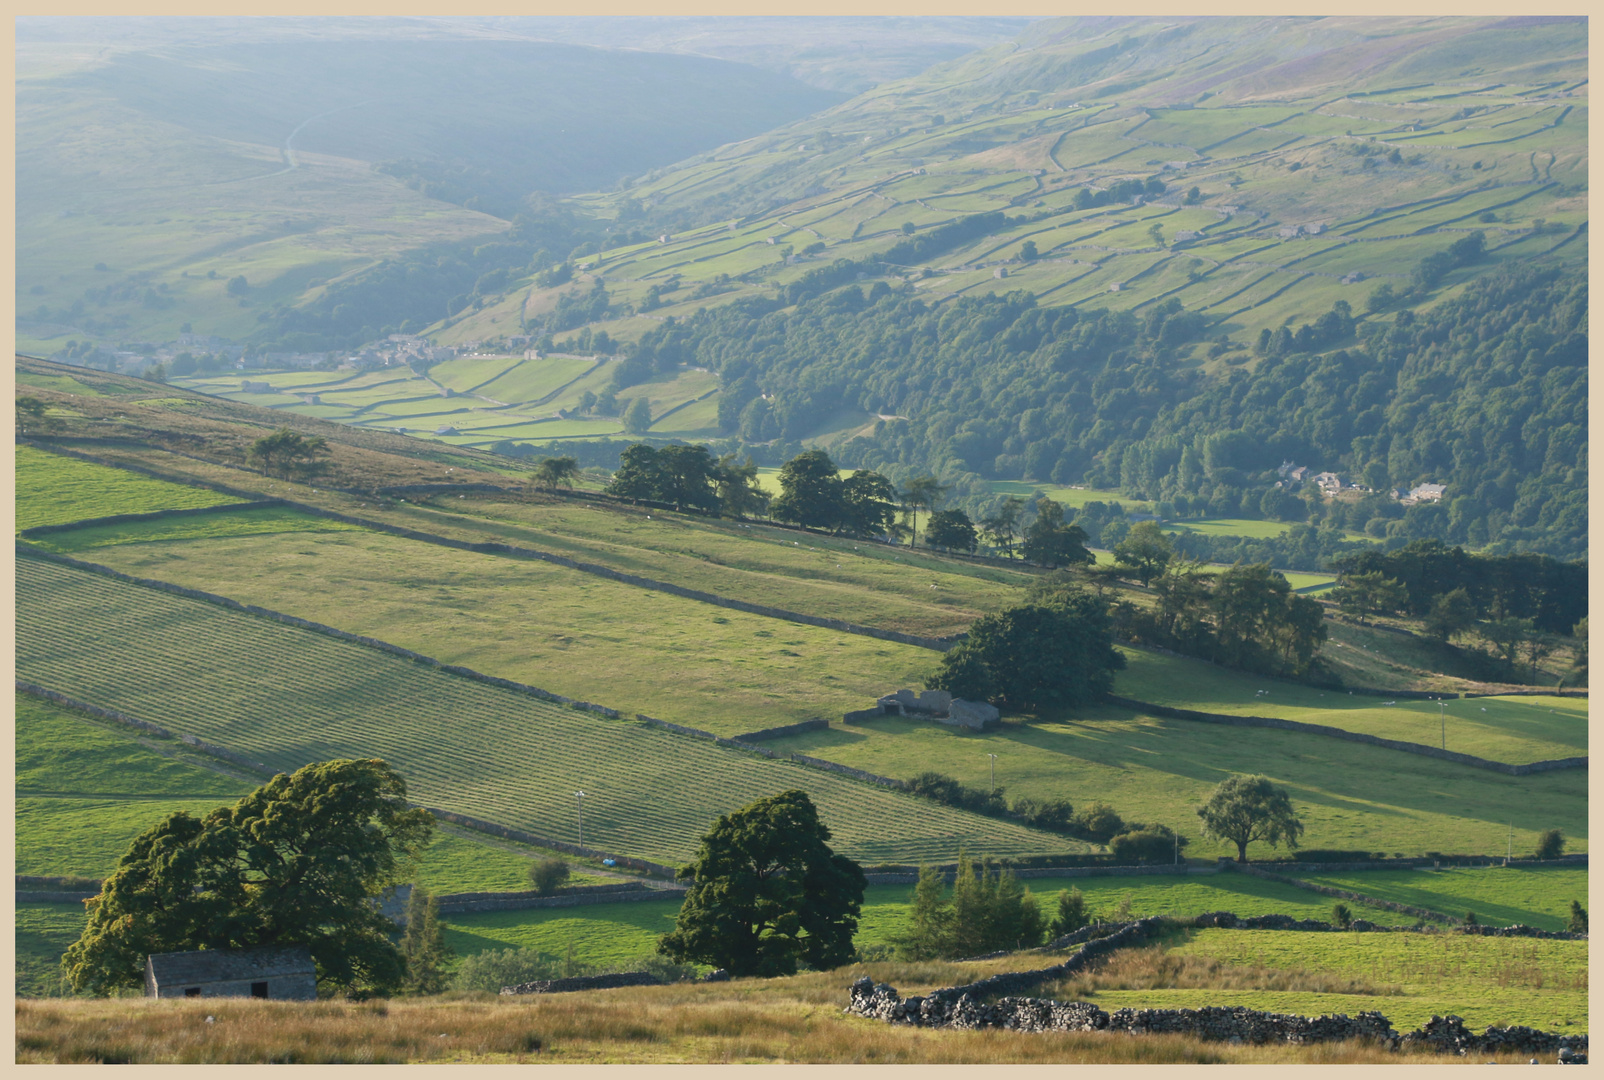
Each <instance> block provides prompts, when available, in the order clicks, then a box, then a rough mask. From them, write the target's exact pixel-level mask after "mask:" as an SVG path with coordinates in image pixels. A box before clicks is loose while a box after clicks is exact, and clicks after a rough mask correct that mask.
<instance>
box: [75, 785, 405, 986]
mask: <svg viewBox="0 0 1604 1080" xmlns="http://www.w3.org/2000/svg"><path fill="white" fill-rule="evenodd" d="M433 830H434V819H433V817H432V816H431V815H430V814H429V812H428V811H427V810H422V809H409V808H408V806H407V802H406V783H405V782H404V781H403V780H402V779H401V777H400V776H399V775H398V774H397V773H396V772H395V771H394V770H393V769H391V768H390V767H389V766H388V765H386V764H385V763H384V762H382V761H377V760H366V761H349V760H339V761H325V762H319V763H314V764H311V765H307V766H305V767H304V768H301V769H300V770H298V771H297V772H295V773H294V774H293V775H289V774H283V773H281V774H279V775H278V776H275V777H274V778H273V779H272V780H269V781H268V782H267V783H266V784H264V785H262V786H261V787H259V788H257V789H256V790H255V791H253V792H251V793H250V794H248V795H246V796H245V797H244V798H242V799H240V800H239V802H237V803H235V804H234V805H233V806H223V807H218V808H217V809H215V810H213V811H211V812H210V813H208V814H207V815H206V816H205V817H203V818H195V817H192V816H191V815H189V814H187V813H184V812H182V811H180V812H178V813H176V814H171V815H169V816H168V817H167V818H166V819H165V820H163V821H162V822H161V823H159V824H157V825H155V826H154V827H152V828H150V829H148V830H146V831H145V832H144V833H142V834H141V835H140V836H139V837H137V838H136V839H135V840H134V842H133V844H132V845H131V846H130V847H129V849H128V851H127V853H125V854H124V855H123V857H122V859H121V860H120V861H119V862H118V864H117V869H116V870H115V871H114V872H113V873H112V875H111V877H109V878H107V879H106V881H105V882H104V883H103V885H102V886H101V891H100V895H99V896H98V897H96V898H94V899H93V900H91V901H89V904H88V908H89V919H88V925H87V926H86V927H85V928H84V932H83V935H82V936H81V937H80V938H79V939H78V941H77V942H76V943H75V944H74V945H72V946H71V947H70V948H69V949H68V950H67V953H66V955H65V956H64V957H63V958H62V967H63V969H64V970H65V972H66V975H67V978H68V980H69V981H70V982H71V984H72V985H73V987H74V988H75V989H77V990H80V991H90V992H93V993H102V994H103V993H107V992H109V991H111V990H114V989H116V988H119V987H137V986H139V985H140V984H141V983H142V981H143V979H144V968H145V957H146V955H147V954H149V953H162V952H182V951H188V950H193V949H243V948H255V947H259V946H269V945H306V946H308V947H309V949H310V951H311V954H312V959H313V960H314V961H315V962H316V964H317V977H318V982H319V984H320V985H321V986H324V987H326V988H329V989H340V990H344V991H345V992H347V993H356V994H362V993H387V992H390V991H392V990H395V989H397V988H399V987H400V986H401V985H402V984H403V982H404V981H405V979H406V975H407V968H406V962H405V959H404V958H403V956H402V954H401V952H400V951H399V950H398V949H397V948H396V946H395V944H394V943H393V942H392V941H391V940H390V935H391V933H392V932H393V930H394V926H393V924H392V923H391V922H390V920H389V919H388V918H387V917H386V916H384V915H382V914H380V912H379V910H378V908H377V906H376V905H375V903H374V900H375V898H376V897H378V896H379V895H380V894H381V893H382V892H384V890H386V889H388V888H390V887H392V886H394V885H396V884H397V883H399V882H401V881H404V880H405V879H406V878H407V877H408V876H410V873H411V871H412V869H413V867H414V866H415V864H416V860H417V859H418V858H419V857H420V856H421V855H422V852H423V850H424V848H426V847H427V846H428V843H429V840H430V838H431V837H432V835H433Z"/></svg>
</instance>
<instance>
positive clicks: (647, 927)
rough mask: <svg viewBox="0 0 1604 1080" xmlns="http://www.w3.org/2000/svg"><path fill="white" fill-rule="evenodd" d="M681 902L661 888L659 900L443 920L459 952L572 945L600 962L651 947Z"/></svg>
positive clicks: (560, 949) (559, 952) (554, 952)
mask: <svg viewBox="0 0 1604 1080" xmlns="http://www.w3.org/2000/svg"><path fill="white" fill-rule="evenodd" d="M681 902H682V896H681V894H679V893H676V892H665V893H664V894H663V897H662V899H659V900H635V901H630V902H625V903H613V904H586V905H584V906H583V907H569V908H528V909H525V910H522V911H486V912H480V913H477V914H472V915H444V916H441V922H443V923H444V924H445V937H446V944H447V945H448V946H450V947H451V948H452V949H454V950H455V951H456V954H457V956H458V957H468V956H474V955H476V954H478V953H482V952H485V951H487V950H491V949H498V950H499V949H537V950H539V951H540V952H543V953H546V954H547V955H549V956H554V957H564V956H567V955H568V951H569V948H570V947H572V949H573V956H574V959H575V960H578V961H580V962H582V963H587V964H595V965H598V966H601V965H613V964H619V963H623V962H625V961H628V960H633V959H636V958H639V957H643V956H650V955H652V954H653V953H655V952H656V951H657V939H658V938H660V937H661V936H662V935H664V934H666V933H668V932H669V931H670V930H672V929H674V920H675V919H676V918H677V917H678V916H679V908H680V903H681Z"/></svg>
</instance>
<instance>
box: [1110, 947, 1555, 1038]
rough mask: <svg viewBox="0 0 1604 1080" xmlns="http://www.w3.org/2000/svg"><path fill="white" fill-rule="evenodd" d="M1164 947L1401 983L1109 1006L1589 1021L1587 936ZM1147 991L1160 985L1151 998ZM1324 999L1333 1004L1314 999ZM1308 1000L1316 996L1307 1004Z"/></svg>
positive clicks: (1412, 1020) (1163, 996) (1190, 994)
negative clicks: (1362, 990)
mask: <svg viewBox="0 0 1604 1080" xmlns="http://www.w3.org/2000/svg"><path fill="white" fill-rule="evenodd" d="M1187 937H1188V939H1189V940H1185V941H1183V942H1180V943H1177V944H1175V945H1172V946H1170V947H1169V948H1168V949H1167V950H1166V951H1170V952H1175V953H1180V954H1183V955H1191V956H1200V957H1207V958H1210V959H1214V960H1219V961H1222V962H1224V963H1226V964H1230V965H1237V966H1245V967H1267V968H1275V969H1282V970H1293V971H1299V970H1302V971H1309V972H1318V973H1328V974H1331V975H1336V976H1341V977H1347V978H1353V979H1356V980H1364V981H1365V982H1368V983H1369V984H1371V985H1372V986H1374V987H1376V988H1377V989H1380V988H1382V987H1388V988H1397V990H1399V991H1401V992H1400V993H1397V994H1391V993H1388V994H1380V995H1375V996H1371V995H1359V994H1308V995H1305V994H1298V993H1289V992H1281V991H1275V992H1271V991H1253V990H1246V991H1233V990H1223V989H1213V988H1211V989H1207V990H1150V991H1139V990H1131V991H1099V992H1097V994H1096V995H1095V996H1093V997H1091V998H1090V1000H1092V1001H1094V1002H1096V1003H1097V1004H1098V1005H1100V1006H1101V1007H1102V1008H1104V1009H1115V1008H1120V1007H1122V1006H1126V1005H1135V1004H1136V1003H1137V1001H1139V1000H1140V1001H1141V1002H1142V1003H1143V1004H1151V1005H1153V1006H1155V1007H1167V1008H1177V1007H1190V1008H1196V1007H1198V1006H1200V1005H1205V1004H1216V1005H1221V1004H1228V1005H1237V1004H1242V1005H1249V1006H1250V1007H1252V1008H1258V1009H1274V1010H1275V1011H1277V1012H1295V1013H1300V1014H1303V1015H1311V1016H1317V1015H1320V1014H1321V1013H1324V1012H1345V1013H1347V1014H1348V1015H1349V1016H1352V1015H1354V1014H1355V1013H1357V1012H1358V1011H1360V1010H1362V1009H1378V1010H1380V1011H1381V1012H1382V1013H1385V1014H1386V1016H1387V1018H1388V1019H1389V1020H1391V1021H1392V1023H1393V1027H1395V1028H1397V1029H1398V1030H1400V1031H1405V1030H1408V1029H1410V1028H1414V1027H1418V1026H1420V1025H1422V1024H1424V1023H1425V1022H1426V1021H1427V1020H1429V1019H1431V1017H1432V1015H1433V1014H1437V1015H1443V1014H1447V1013H1452V1014H1454V1015H1456V1016H1459V1017H1461V1018H1463V1019H1464V1021H1465V1023H1466V1024H1467V1025H1468V1026H1469V1027H1471V1028H1474V1029H1476V1030H1481V1029H1482V1028H1485V1027H1487V1026H1488V1025H1490V1024H1527V1025H1530V1026H1532V1027H1539V1028H1545V1029H1548V1030H1557V1031H1563V1032H1567V1033H1573V1032H1574V1033H1581V1032H1585V1031H1586V1030H1587V942H1585V941H1544V940H1540V939H1534V938H1487V937H1470V936H1467V935H1463V934H1371V933H1363V934H1359V933H1355V934H1342V933H1325V934H1315V933H1297V932H1289V931H1272V930H1198V931H1194V932H1192V933H1191V934H1189V935H1187ZM1148 995H1152V996H1151V998H1149V996H1148ZM1320 999H1324V1000H1325V1001H1327V1002H1330V1004H1323V1005H1321V1004H1316V1001H1317V1000H1320ZM1302 1000H1307V1001H1308V1004H1302V1003H1301V1002H1302Z"/></svg>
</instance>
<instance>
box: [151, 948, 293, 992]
mask: <svg viewBox="0 0 1604 1080" xmlns="http://www.w3.org/2000/svg"><path fill="white" fill-rule="evenodd" d="M148 964H149V969H148V970H149V972H150V974H152V975H154V976H155V978H156V984H157V985H158V986H174V985H177V984H179V983H188V984H190V985H194V984H196V983H213V982H242V981H249V980H252V979H274V978H280V977H282V976H285V975H312V976H316V974H317V967H316V965H314V964H313V963H312V953H311V952H310V950H308V949H307V947H306V946H305V945H287V946H275V947H271V948H265V949H201V950H197V951H195V952H175V953H152V954H151V955H150V957H149V960H148Z"/></svg>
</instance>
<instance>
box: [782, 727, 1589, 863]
mask: <svg viewBox="0 0 1604 1080" xmlns="http://www.w3.org/2000/svg"><path fill="white" fill-rule="evenodd" d="M768 745H769V746H771V747H773V748H774V749H776V750H784V751H791V752H799V753H804V754H809V755H811V756H814V757H820V758H826V759H828V760H831V761H839V762H841V763H842V764H845V765H851V766H853V767H855V768H860V769H866V770H868V771H870V772H875V773H879V774H881V775H884V776H899V777H906V776H913V775H915V774H916V773H919V772H923V771H925V770H927V769H933V770H935V771H937V772H941V773H945V774H947V775H949V776H952V777H955V778H957V779H958V780H960V781H962V782H963V783H965V784H968V785H970V786H972V787H976V788H981V789H983V790H984V789H985V788H987V787H988V786H989V785H990V782H991V781H990V775H991V774H990V768H991V764H992V762H991V758H990V755H991V754H996V755H997V759H996V770H997V772H996V777H997V785H998V786H999V787H1002V788H1004V789H1006V791H1007V792H1008V796H1009V797H1010V798H1018V797H1022V796H1024V797H1029V798H1033V799H1068V800H1069V801H1070V802H1071V803H1072V804H1074V805H1075V806H1077V807H1080V806H1084V805H1088V804H1090V803H1093V802H1104V803H1108V804H1109V805H1111V806H1113V808H1114V809H1115V810H1116V811H1117V812H1118V813H1119V814H1120V815H1121V816H1122V817H1124V818H1125V819H1126V820H1130V821H1143V822H1157V823H1159V824H1164V825H1168V826H1170V827H1172V828H1174V829H1177V830H1179V831H1180V832H1181V833H1182V834H1183V835H1185V836H1189V837H1191V838H1192V845H1191V847H1189V848H1188V849H1187V853H1188V854H1190V855H1192V856H1194V857H1198V856H1202V857H1212V856H1214V855H1235V854H1236V849H1235V847H1234V846H1229V845H1220V844H1216V843H1214V842H1212V841H1207V840H1203V839H1201V838H1200V830H1199V823H1198V819H1197V816H1196V814H1195V813H1194V808H1195V807H1198V806H1200V805H1202V803H1203V802H1204V800H1205V799H1207V797H1208V794H1209V792H1210V791H1211V790H1212V789H1213V788H1214V786H1215V785H1216V784H1218V783H1219V782H1220V781H1221V780H1224V779H1226V778H1227V777H1229V776H1231V775H1232V774H1235V773H1242V772H1256V773H1262V774H1264V775H1266V776H1268V777H1270V779H1271V780H1273V781H1274V782H1275V783H1276V784H1277V785H1279V786H1282V787H1285V788H1286V789H1287V791H1288V793H1289V794H1290V795H1291V797H1292V803H1293V806H1294V807H1295V808H1296V810H1297V813H1298V815H1299V817H1300V818H1301V819H1302V820H1303V823H1304V830H1305V831H1304V834H1303V837H1302V845H1303V846H1304V847H1308V848H1342V849H1348V850H1355V849H1363V850H1366V851H1372V852H1375V851H1384V852H1387V853H1388V854H1393V853H1401V854H1408V855H1416V854H1420V853H1422V852H1426V851H1454V852H1465V853H1475V852H1480V853H1486V854H1493V853H1502V852H1503V851H1504V849H1505V847H1506V843H1507V839H1508V834H1509V830H1510V823H1513V826H1514V843H1515V850H1516V851H1517V852H1523V851H1524V852H1530V851H1532V850H1533V849H1534V847H1535V845H1536V842H1537V837H1538V834H1539V833H1541V832H1542V831H1543V830H1545V829H1550V828H1559V829H1562V830H1563V831H1564V833H1565V836H1566V837H1567V838H1568V842H1569V844H1570V850H1573V851H1581V850H1586V848H1587V836H1588V818H1587V771H1586V770H1585V769H1568V770H1564V771H1560V772H1552V773H1542V774H1538V775H1535V776H1518V777H1517V776H1506V775H1503V774H1500V773H1496V772H1491V771H1489V770H1485V769H1475V768H1471V767H1469V766H1466V765H1456V764H1454V763H1452V762H1447V761H1438V760H1436V759H1433V758H1428V757H1421V756H1418V755H1415V754H1406V753H1402V752H1400V751H1397V750H1389V749H1385V748H1382V747H1377V746H1366V745H1363V744H1358V743H1349V742H1343V741H1340V740H1337V739H1330V738H1325V737H1321V736H1317V735H1307V734H1302V733H1298V732H1291V731H1276V730H1273V729H1259V728H1230V727H1220V726H1217V725H1212V724H1200V723H1197V722H1195V721H1188V720H1165V719H1159V718H1155V717H1148V716H1142V715H1140V714H1138V713H1132V712H1130V711H1127V710H1122V709H1115V708H1111V707H1100V708H1094V709H1087V710H1084V711H1083V712H1081V713H1079V714H1077V715H1075V716H1074V717H1073V718H1045V717H1043V718H1035V719H1033V720H1032V721H1031V722H1030V723H1028V724H1027V723H1005V724H1003V725H1002V726H1001V727H999V728H997V729H995V730H992V731H985V732H969V731H962V730H958V729H953V728H948V727H944V726H943V725H940V724H933V723H929V722H925V721H918V720H905V719H901V718H896V717H887V718H884V719H878V720H873V721H870V722H868V723H864V724H856V725H851V726H847V727H834V728H831V729H830V730H828V731H812V732H806V733H804V734H801V735H791V736H787V737H785V738H783V739H777V740H774V741H773V742H771V743H769V744H768ZM1270 854H1271V851H1270V849H1269V848H1268V847H1267V846H1266V845H1263V844H1257V845H1254V846H1253V847H1250V848H1249V855H1250V857H1256V858H1265V857H1268V856H1269V855H1270Z"/></svg>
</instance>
